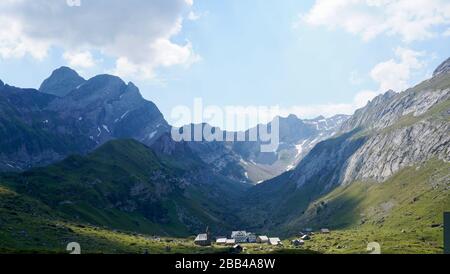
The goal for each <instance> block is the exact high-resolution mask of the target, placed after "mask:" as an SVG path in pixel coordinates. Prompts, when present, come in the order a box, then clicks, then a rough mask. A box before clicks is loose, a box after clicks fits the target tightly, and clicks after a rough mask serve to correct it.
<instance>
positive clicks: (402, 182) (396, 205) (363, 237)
mask: <svg viewBox="0 0 450 274" xmlns="http://www.w3.org/2000/svg"><path fill="white" fill-rule="evenodd" d="M445 211H450V164H449V163H445V162H443V161H439V160H431V161H429V162H427V163H426V164H424V165H421V166H417V167H411V168H406V169H404V170H402V171H401V172H399V173H397V174H396V175H394V176H393V177H392V178H390V179H389V180H388V181H386V182H384V183H369V182H355V183H352V184H350V185H348V186H341V187H339V188H337V189H335V190H334V191H332V192H331V193H329V194H328V195H326V196H324V197H322V198H321V199H319V200H317V201H316V202H315V203H313V204H312V205H311V206H310V207H309V208H308V210H307V211H306V212H305V214H304V215H302V216H301V217H300V218H299V219H296V220H295V221H292V222H291V223H290V224H288V225H287V230H288V233H292V234H294V233H296V232H295V231H296V230H298V229H299V228H301V227H306V226H308V227H313V228H315V229H320V228H323V227H328V228H331V229H333V230H339V231H338V232H334V233H332V235H319V236H318V237H315V239H314V240H313V241H311V242H309V243H308V245H307V246H308V247H309V248H312V249H314V250H319V251H322V252H339V253H340V252H345V253H347V252H362V251H363V250H364V248H365V247H366V246H367V243H368V242H371V241H378V242H380V244H381V245H382V247H383V248H384V250H385V252H390V253H442V252H443V213H444V212H445Z"/></svg>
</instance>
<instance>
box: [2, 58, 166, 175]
mask: <svg viewBox="0 0 450 274" xmlns="http://www.w3.org/2000/svg"><path fill="white" fill-rule="evenodd" d="M0 104H1V106H2V107H1V108H0V112H1V114H2V115H1V117H0V128H1V131H0V137H1V140H0V147H1V149H0V170H24V169H28V168H30V167H33V166H42V165H47V164H49V163H52V162H55V161H58V160H61V159H62V158H64V157H66V156H68V155H70V154H74V153H81V154H84V153H87V152H89V151H92V150H93V149H95V148H96V147H98V146H99V145H101V144H104V143H105V142H107V141H109V140H111V139H117V138H132V139H135V140H137V141H140V142H142V143H144V144H147V145H151V144H152V143H153V142H154V141H155V140H157V139H158V138H159V137H160V136H161V135H162V134H164V133H166V132H168V131H169V130H170V127H169V125H168V124H167V122H166V121H165V120H164V117H163V115H162V114H161V112H160V111H159V110H158V108H157V107H156V106H155V105H154V104H153V103H152V102H149V101H147V100H145V99H143V98H142V96H141V95H140V92H139V90H138V88H137V87H136V86H135V85H133V84H132V83H129V84H126V83H124V82H123V81H122V80H121V79H120V78H117V77H114V76H110V75H99V76H96V77H94V78H92V79H89V80H87V81H86V80H84V79H83V78H81V77H80V76H79V75H78V74H77V73H76V72H75V71H73V70H71V69H69V68H65V67H63V68H60V69H58V70H56V71H54V72H53V73H52V75H51V76H50V78H48V79H47V80H45V81H44V83H43V84H42V86H41V88H40V91H37V90H32V89H27V90H24V89H19V88H14V87H10V86H8V85H0Z"/></svg>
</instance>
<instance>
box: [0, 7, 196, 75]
mask: <svg viewBox="0 0 450 274" xmlns="http://www.w3.org/2000/svg"><path fill="white" fill-rule="evenodd" d="M80 4H81V5H79V6H70V5H68V4H67V1H66V0H40V1H33V0H3V1H1V2H0V57H1V58H21V57H24V56H25V55H31V56H32V57H34V58H39V59H42V58H45V56H46V55H47V52H48V50H49V48H50V47H51V46H57V47H61V48H63V49H64V50H65V51H66V53H67V54H66V56H64V58H65V59H66V60H67V61H68V62H69V63H70V62H73V63H75V64H77V65H78V66H85V67H86V66H91V65H93V64H92V62H90V61H94V60H92V58H90V57H91V56H89V54H87V53H86V51H90V52H92V51H97V52H101V53H102V54H104V55H105V56H107V57H112V58H115V59H116V60H117V62H116V63H117V64H121V63H126V64H127V65H129V66H130V67H133V68H134V71H135V72H137V73H140V72H145V73H144V74H143V75H139V76H141V77H142V76H145V77H149V76H152V77H154V76H155V69H157V68H158V67H168V66H175V65H184V66H188V65H190V64H192V63H193V62H195V61H198V60H199V57H198V55H196V54H195V52H194V50H193V48H192V45H191V43H189V42H184V43H177V42H174V41H173V40H174V39H173V38H174V37H175V36H176V35H178V34H179V33H180V31H181V29H182V24H183V19H184V18H185V17H186V16H188V14H189V12H190V10H191V8H192V5H193V0H154V1H141V0H128V1H123V0H95V1H93V0H91V1H81V2H80ZM74 53H78V54H74ZM90 59H91V60H90ZM125 61H126V62H125ZM129 69H130V68H129V67H128V68H123V69H122V68H117V70H118V71H128V70H129Z"/></svg>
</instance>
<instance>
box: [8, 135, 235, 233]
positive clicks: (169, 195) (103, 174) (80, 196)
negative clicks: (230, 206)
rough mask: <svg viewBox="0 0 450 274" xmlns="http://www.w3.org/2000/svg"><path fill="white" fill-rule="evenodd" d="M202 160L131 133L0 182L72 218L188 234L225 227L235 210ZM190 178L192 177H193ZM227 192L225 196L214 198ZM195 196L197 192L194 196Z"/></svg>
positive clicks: (107, 224) (127, 229)
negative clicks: (174, 154)
mask: <svg viewBox="0 0 450 274" xmlns="http://www.w3.org/2000/svg"><path fill="white" fill-rule="evenodd" d="M199 174H201V175H203V170H201V167H198V166H192V165H185V166H182V165H180V163H174V164H172V163H171V161H170V159H168V158H166V159H160V158H159V157H158V156H156V155H155V154H154V153H153V152H152V151H151V150H150V149H149V148H147V147H146V146H144V145H142V144H140V143H138V142H136V141H133V140H118V141H112V142H109V143H107V144H105V145H103V146H102V147H100V148H99V149H97V150H96V151H95V152H93V153H92V154H90V155H88V156H86V157H82V156H71V157H69V158H67V159H66V160H64V161H62V162H60V163H58V164H55V165H51V166H48V167H45V168H37V169H33V170H30V171H27V172H25V173H22V174H9V175H4V176H2V177H1V178H0V185H3V186H6V187H9V188H10V189H11V190H13V191H15V192H16V193H19V194H20V195H25V196H27V197H32V198H34V199H36V200H38V201H40V202H42V204H44V205H45V206H47V207H49V208H51V211H52V214H53V213H54V212H57V213H58V214H60V215H61V216H63V217H64V218H65V219H66V220H69V221H76V222H81V223H87V224H92V225H96V226H105V227H109V228H113V229H122V230H126V231H135V232H142V233H151V234H157V235H171V236H188V235H191V234H193V233H196V232H200V231H203V230H204V229H205V227H206V226H207V225H209V226H211V227H212V228H214V229H219V228H221V229H227V228H228V227H227V224H228V222H227V221H228V220H234V221H235V219H233V216H232V215H231V214H229V213H228V212H226V211H225V210H224V208H223V206H222V205H223V203H228V202H230V201H229V199H231V198H230V197H231V194H230V192H231V191H237V190H235V189H234V188H235V187H236V186H230V187H229V189H230V190H229V191H228V192H227V191H223V192H220V193H219V192H218V190H217V189H226V186H221V184H226V183H227V182H225V181H221V179H220V178H216V177H214V176H212V175H210V176H211V177H210V179H211V181H212V182H208V183H207V184H206V185H205V183H204V182H203V181H204V180H205V179H204V178H201V177H195V176H200V175H199ZM191 177H192V178H191ZM213 195H221V197H222V199H213V198H214V197H211V196H213ZM192 197H194V199H193V198H192Z"/></svg>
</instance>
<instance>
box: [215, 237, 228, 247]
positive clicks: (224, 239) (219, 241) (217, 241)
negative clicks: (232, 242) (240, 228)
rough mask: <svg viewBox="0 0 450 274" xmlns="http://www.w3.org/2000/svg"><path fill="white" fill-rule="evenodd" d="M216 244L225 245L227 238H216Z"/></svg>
mask: <svg viewBox="0 0 450 274" xmlns="http://www.w3.org/2000/svg"><path fill="white" fill-rule="evenodd" d="M216 244H217V245H226V244H227V238H217V240H216Z"/></svg>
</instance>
